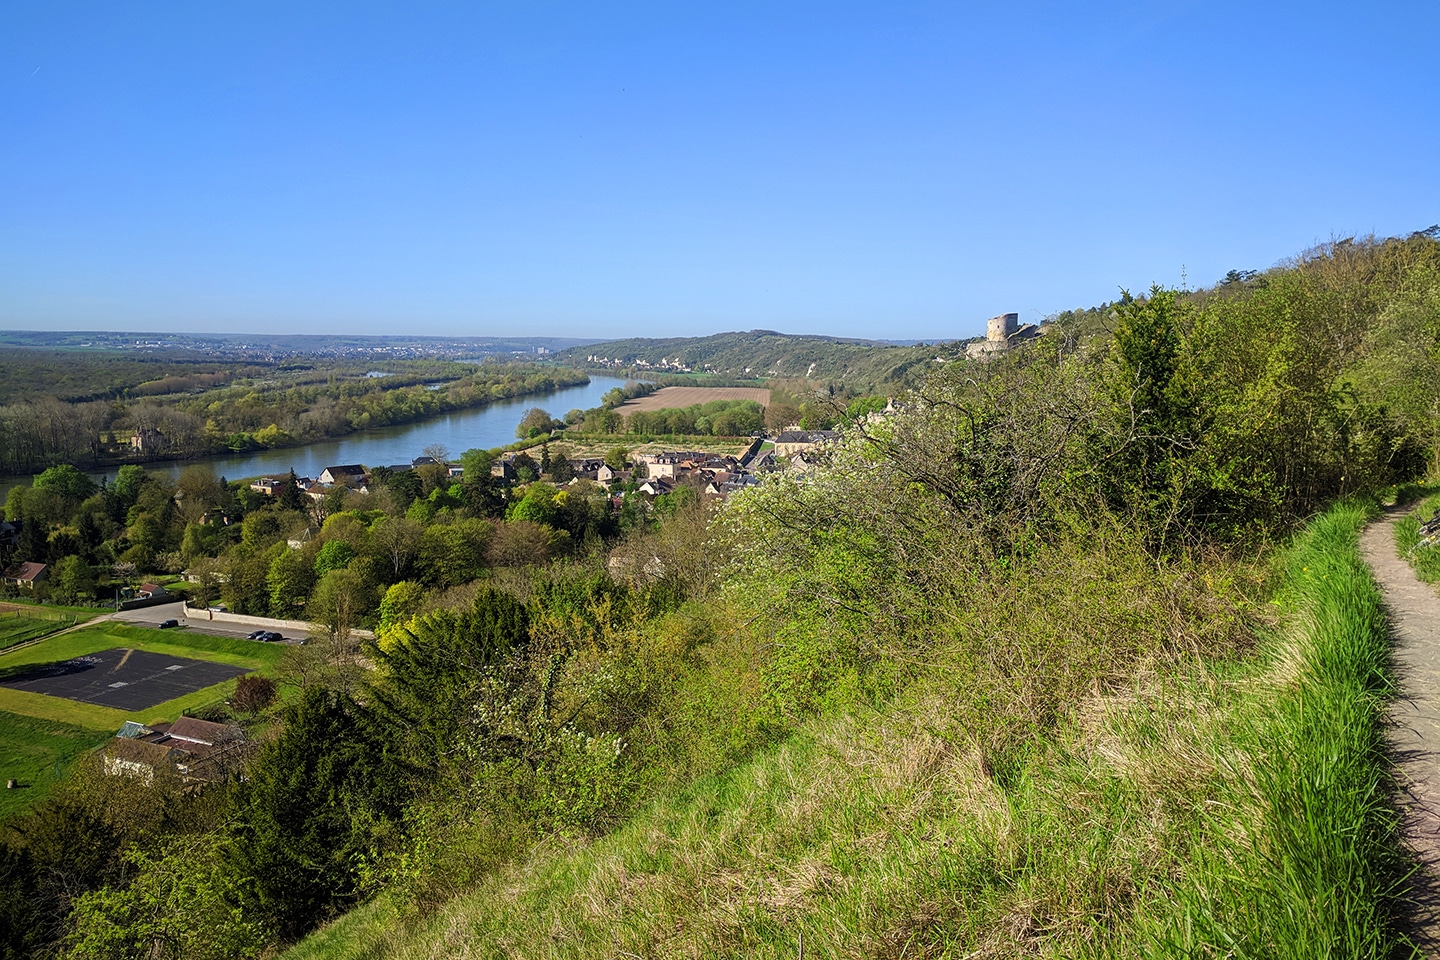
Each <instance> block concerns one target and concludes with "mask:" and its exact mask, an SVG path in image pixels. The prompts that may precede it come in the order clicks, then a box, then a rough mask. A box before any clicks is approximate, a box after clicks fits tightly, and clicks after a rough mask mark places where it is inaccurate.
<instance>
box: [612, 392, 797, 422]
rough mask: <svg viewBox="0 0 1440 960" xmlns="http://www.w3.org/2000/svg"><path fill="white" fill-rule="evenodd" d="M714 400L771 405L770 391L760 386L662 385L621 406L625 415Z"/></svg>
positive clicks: (621, 410)
mask: <svg viewBox="0 0 1440 960" xmlns="http://www.w3.org/2000/svg"><path fill="white" fill-rule="evenodd" d="M712 400H754V401H755V402H756V403H758V404H760V406H762V407H768V406H770V391H769V390H765V389H762V388H760V387H661V388H660V389H659V390H656V391H655V392H654V393H652V394H650V396H648V397H641V398H640V399H639V400H627V401H626V402H625V403H624V404H623V405H621V406H620V408H619V409H620V412H621V413H622V414H625V415H629V414H632V413H635V412H636V411H639V410H680V409H683V408H685V407H693V406H694V405H695V404H697V403H709V402H710V401H712Z"/></svg>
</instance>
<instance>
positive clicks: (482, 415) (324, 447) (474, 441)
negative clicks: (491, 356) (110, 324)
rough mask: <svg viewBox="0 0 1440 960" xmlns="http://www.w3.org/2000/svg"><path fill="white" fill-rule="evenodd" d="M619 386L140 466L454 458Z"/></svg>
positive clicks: (305, 466) (261, 467) (230, 473)
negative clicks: (529, 413)
mask: <svg viewBox="0 0 1440 960" xmlns="http://www.w3.org/2000/svg"><path fill="white" fill-rule="evenodd" d="M624 385H625V381H624V380H620V379H618V378H615V377H601V376H595V375H591V377H590V382H589V383H587V384H583V385H581V386H575V387H564V388H562V389H560V390H552V391H548V392H546V393H535V394H529V395H527V396H523V397H512V398H509V399H506V400H497V401H495V402H493V403H490V404H487V405H486V406H483V407H477V408H473V409H468V410H456V411H452V412H450V413H444V414H440V415H438V416H435V417H430V418H427V419H425V420H418V421H415V422H413V423H406V424H399V425H396V426H390V427H376V428H372V429H369V430H361V431H358V432H356V433H353V434H350V435H348V436H345V437H340V438H337V439H334V440H322V441H318V442H316V443H311V444H306V445H305V446H300V447H287V448H282V449H276V450H256V451H252V452H248V453H242V454H233V455H229V456H210V457H197V458H195V459H192V460H157V461H154V462H151V463H146V464H144V467H145V469H146V470H150V471H155V472H160V473H167V474H169V475H171V476H176V475H178V474H179V473H180V471H181V470H184V469H185V468H186V467H190V466H196V465H204V466H209V467H210V468H211V469H212V470H214V471H215V473H216V475H218V476H224V477H227V478H230V479H238V478H240V477H258V476H272V475H275V474H285V473H288V472H289V471H290V470H291V469H292V468H293V469H294V471H295V473H296V475H298V476H302V477H305V476H308V477H314V476H318V475H319V474H320V472H321V471H322V470H324V469H325V468H326V467H328V466H332V465H334V464H341V463H363V464H365V465H366V466H371V467H373V466H382V465H390V464H396V463H409V462H410V461H411V460H413V459H414V458H415V457H418V456H420V454H421V452H422V451H423V450H424V449H425V447H427V446H429V445H431V444H440V445H441V446H444V447H445V448H446V449H447V450H448V451H449V453H450V455H451V456H459V454H460V453H462V452H464V451H465V450H470V449H476V448H479V449H484V450H489V449H492V448H495V447H502V446H505V445H506V444H510V443H513V442H514V441H515V426H516V424H518V423H519V422H520V415H521V414H522V413H523V412H524V411H525V410H527V409H529V408H531V407H543V408H545V409H546V410H548V411H550V413H552V414H554V415H555V416H563V415H564V414H565V412H566V411H567V410H572V409H575V408H579V409H582V410H585V409H589V408H591V407H598V406H599V405H600V400H601V397H603V396H604V395H605V393H606V392H607V391H609V390H613V389H614V388H616V387H621V386H624ZM120 466H123V464H116V465H113V466H108V467H105V468H100V469H92V470H87V471H86V473H87V474H89V476H91V477H92V478H94V479H95V480H96V481H97V482H98V481H99V480H101V479H102V478H110V479H113V478H114V476H115V471H116V470H118V469H119V467H120ZM30 479H31V478H30V476H28V475H22V476H11V477H3V478H0V499H3V497H4V495H5V494H6V493H8V492H9V490H10V488H11V487H15V486H18V485H20V484H24V483H29V482H30Z"/></svg>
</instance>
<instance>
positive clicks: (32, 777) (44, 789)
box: [0, 711, 115, 822]
mask: <svg viewBox="0 0 1440 960" xmlns="http://www.w3.org/2000/svg"><path fill="white" fill-rule="evenodd" d="M114 732H115V731H113V730H105V731H100V730H91V729H87V728H85V727H76V726H71V725H70V724H65V723H56V722H54V721H52V720H39V719H36V718H34V717H22V716H20V715H18V714H14V713H6V712H4V711H0V779H9V778H10V777H14V778H16V779H17V780H19V781H20V782H21V783H22V784H24V785H25V786H24V787H23V788H22V789H19V790H0V822H3V821H4V820H5V819H6V818H7V817H9V816H10V815H11V814H13V813H17V812H19V811H20V810H22V809H24V808H25V807H28V806H29V805H30V804H32V803H34V802H35V801H36V800H38V799H40V798H41V797H43V796H45V795H46V794H47V793H49V792H50V790H51V788H53V787H54V786H55V785H56V784H58V783H59V782H60V781H61V780H62V779H63V777H64V772H65V770H66V768H67V767H68V766H69V764H70V761H72V760H73V759H74V758H76V757H78V756H79V755H80V754H82V753H84V752H85V751H86V750H91V749H94V748H95V747H98V746H99V745H100V744H102V743H104V742H105V741H106V740H108V739H110V737H111V736H112V735H113V734H114Z"/></svg>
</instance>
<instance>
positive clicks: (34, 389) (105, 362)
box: [0, 346, 274, 404]
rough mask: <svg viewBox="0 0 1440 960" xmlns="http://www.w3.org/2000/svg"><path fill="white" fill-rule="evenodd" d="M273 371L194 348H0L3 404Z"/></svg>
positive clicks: (102, 395)
mask: <svg viewBox="0 0 1440 960" xmlns="http://www.w3.org/2000/svg"><path fill="white" fill-rule="evenodd" d="M273 369H274V366H273V364H266V363H256V362H253V361H247V362H242V363H239V364H237V363H233V362H224V361H219V360H213V359H205V358H200V357H198V356H196V355H195V354H194V353H193V352H191V351H162V352H158V353H144V354H140V353H137V352H135V351H125V352H121V351H117V350H80V349H73V350H47V349H41V348H36V347H22V346H9V347H7V348H5V349H4V350H0V404H11V403H17V402H23V401H28V400H35V399H38V398H40V397H54V398H56V399H58V400H62V401H66V402H72V403H79V402H84V401H88V400H116V399H123V398H124V397H126V396H127V395H129V394H130V392H131V391H133V390H136V389H137V388H139V387H140V385H141V384H150V383H156V382H160V381H164V380H167V379H172V378H173V379H172V382H174V383H176V384H177V385H178V388H179V389H192V388H193V386H197V385H203V386H207V387H213V386H216V385H218V384H221V383H228V382H229V381H230V380H232V379H236V378H242V377H258V376H264V375H266V374H267V373H270V372H272V370H273Z"/></svg>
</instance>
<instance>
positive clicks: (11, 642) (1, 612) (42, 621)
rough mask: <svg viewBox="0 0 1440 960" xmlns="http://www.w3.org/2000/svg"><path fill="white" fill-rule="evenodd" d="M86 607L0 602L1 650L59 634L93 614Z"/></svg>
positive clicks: (93, 611)
mask: <svg viewBox="0 0 1440 960" xmlns="http://www.w3.org/2000/svg"><path fill="white" fill-rule="evenodd" d="M97 612H98V611H95V610H92V609H89V608H86V607H42V606H40V605H38V604H20V603H0V650H5V649H8V648H9V647H13V646H15V645H17V644H21V643H26V642H28V641H30V640H36V639H39V638H40V637H45V636H49V635H50V634H52V633H58V632H59V631H61V630H64V629H66V628H68V627H73V626H75V625H76V624H78V623H83V622H84V621H86V620H89V619H90V618H91V617H94V616H96V614H97Z"/></svg>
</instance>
